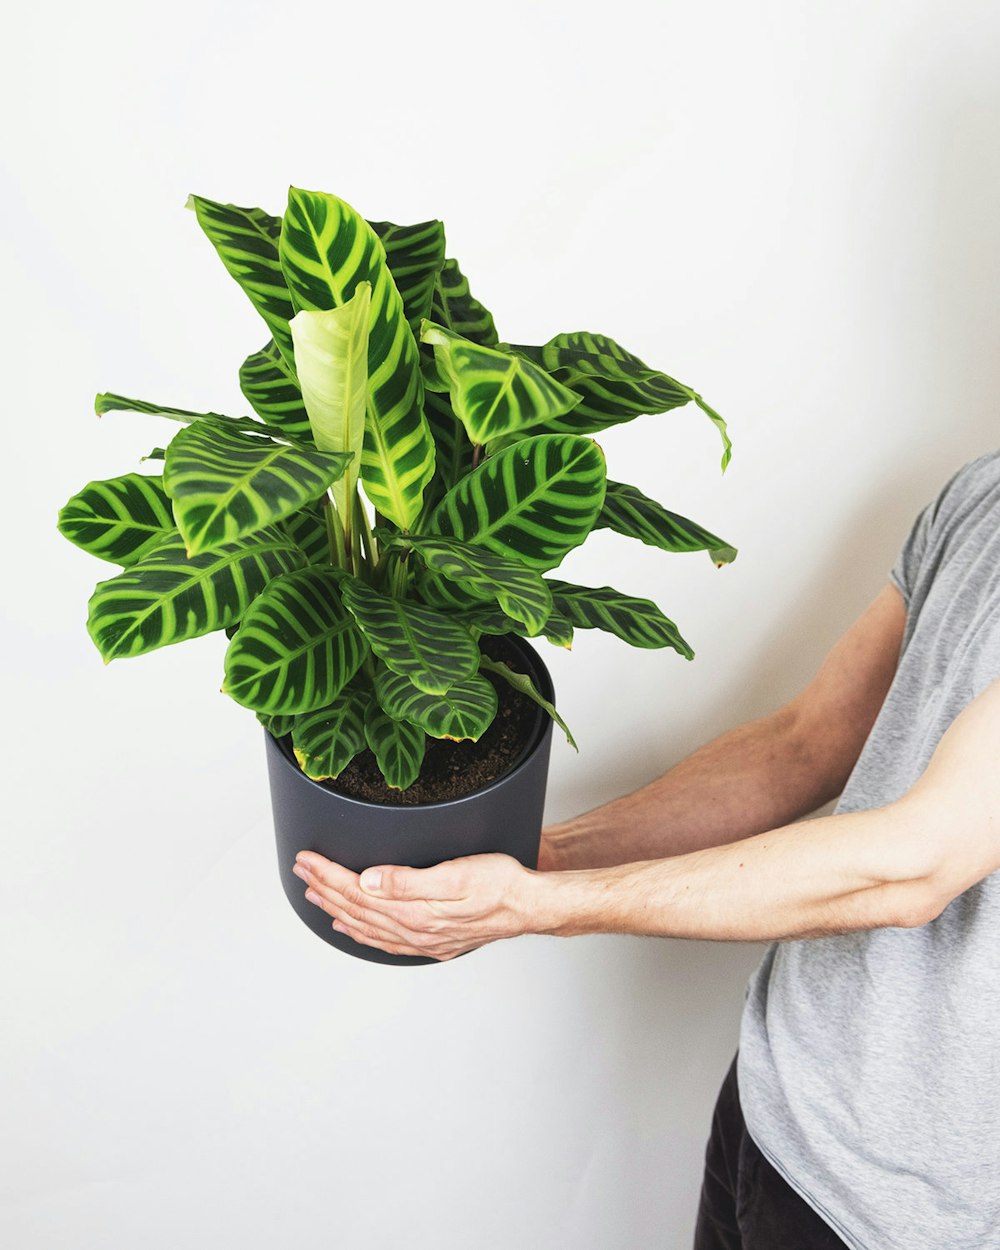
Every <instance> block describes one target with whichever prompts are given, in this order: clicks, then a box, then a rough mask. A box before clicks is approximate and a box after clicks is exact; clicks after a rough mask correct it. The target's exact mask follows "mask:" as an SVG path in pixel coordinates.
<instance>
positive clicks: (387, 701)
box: [375, 668, 497, 742]
mask: <svg viewBox="0 0 1000 1250" xmlns="http://www.w3.org/2000/svg"><path fill="white" fill-rule="evenodd" d="M375 696H376V698H377V699H378V701H379V704H380V705H381V707H382V708H383V710H384V711H386V712H387V713H388V714H389V715H390V716H391V717H392V718H393V720H405V721H409V722H410V723H411V724H413V725H419V726H420V728H421V729H423V730H424V732H425V733H428V734H430V736H431V737H432V738H449V739H451V740H452V741H453V742H462V741H464V740H465V739H471V740H472V741H473V742H477V741H478V740H479V739H480V738H481V737H482V735H483V734H484V733H485V732H486V730H487V729H489V727H490V725H491V724H492V723H493V718H494V716H496V713H497V692H496V690H494V688H493V686H492V685H491V684H490V682H488V681H487V680H486V678H485V677H483V676H481V675H480V674H479V673H476V674H475V676H473V677H469V678H467V679H466V680H465V681H462V682H459V683H458V684H457V685H454V686H452V688H451V689H450V690H449V691H448V692H447V693H446V694H426V693H425V692H424V691H422V690H418V689H417V687H416V686H415V685H414V684H413V683H412V682H411V681H409V680H408V679H407V678H406V677H403V676H402V675H401V674H399V673H394V672H392V671H391V670H390V669H388V668H380V669H379V670H378V672H377V673H376V674H375Z"/></svg>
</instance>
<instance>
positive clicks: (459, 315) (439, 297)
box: [430, 259, 498, 347]
mask: <svg viewBox="0 0 1000 1250" xmlns="http://www.w3.org/2000/svg"><path fill="white" fill-rule="evenodd" d="M430 315H431V320H432V321H436V322H437V323H438V324H439V325H444V326H447V327H448V328H449V329H450V330H454V331H455V333H456V334H461V335H462V337H463V338H467V339H472V341H473V342H474V343H482V344H483V346H484V347H493V346H495V345H496V343H497V342H498V339H497V331H496V326H495V325H494V324H493V314H492V313H490V312H488V311H487V310H486V309H485V308H484V307H483V306H482V304H480V302H479V300H477V299H475V298H474V297H473V295H472V293H471V292H470V291H469V280H468V278H466V276H465V274H464V273H462V271H461V269H459V267H458V261H457V260H451V259H449V260H446V261H445V262H444V264H443V265H442V266H441V272H440V273H439V274H438V276H437V281H436V282H435V284H434V299H433V301H432V303H431V314H430Z"/></svg>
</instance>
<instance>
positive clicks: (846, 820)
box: [534, 802, 944, 941]
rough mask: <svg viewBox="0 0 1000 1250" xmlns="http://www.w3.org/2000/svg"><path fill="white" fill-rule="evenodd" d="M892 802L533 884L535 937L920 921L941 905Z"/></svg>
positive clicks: (808, 931)
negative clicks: (677, 853)
mask: <svg viewBox="0 0 1000 1250" xmlns="http://www.w3.org/2000/svg"><path fill="white" fill-rule="evenodd" d="M920 822H921V813H920V809H919V807H915V805H914V804H912V803H910V804H907V803H905V802H901V803H898V804H894V805H892V806H891V807H886V808H882V809H880V810H876V811H870V812H860V813H852V814H848V815H840V816H828V817H823V818H821V819H818V820H814V821H809V822H807V823H805V824H797V825H792V826H786V827H784V828H781V829H775V830H773V831H770V832H767V833H763V834H758V835H756V836H754V837H751V838H748V839H747V840H745V841H743V842H740V843H737V844H733V845H727V846H719V847H713V848H710V849H706V850H701V851H695V852H691V853H689V854H686V855H681V856H677V857H675V858H672V859H665V860H662V859H661V860H655V861H650V862H645V863H634V864H624V865H621V866H619V867H613V868H603V869H590V870H584V871H577V872H565V873H539V874H536V875H535V877H534V883H535V884H534V889H535V890H536V898H535V906H536V907H537V915H538V917H539V924H538V929H539V930H540V931H544V932H551V933H557V934H562V935H567V936H569V935H572V934H578V933H635V934H648V935H653V936H660V937H682V938H707V939H718V940H723V941H763V940H771V939H781V938H801V937H815V936H818V935H821V934H830V933H846V932H853V931H854V930H859V929H872V928H878V927H880V926H887V925H902V926H908V925H914V924H923V923H925V922H926V921H927V920H929V919H930V918H931V916H932V915H933V914H936V910H938V909H939V908H940V906H941V905H942V903H943V901H944V900H943V896H942V893H941V889H940V886H939V884H938V881H937V878H936V873H937V865H936V863H935V862H932V859H931V858H930V856H929V855H928V854H926V853H924V852H922V851H921V847H922V846H927V845H928V844H929V843H930V839H928V838H924V837H922V836H921V833H922V829H921V824H920Z"/></svg>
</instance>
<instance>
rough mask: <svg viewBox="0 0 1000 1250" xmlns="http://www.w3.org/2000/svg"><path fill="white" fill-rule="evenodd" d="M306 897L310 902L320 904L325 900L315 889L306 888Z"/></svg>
mask: <svg viewBox="0 0 1000 1250" xmlns="http://www.w3.org/2000/svg"><path fill="white" fill-rule="evenodd" d="M306 898H307V899H308V900H309V902H310V903H316V904H319V903H321V902H322V901H323V900H322V899H321V898H320V896H319V895H318V894H317V893H316V891H315V890H306Z"/></svg>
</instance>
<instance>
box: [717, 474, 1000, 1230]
mask: <svg viewBox="0 0 1000 1250" xmlns="http://www.w3.org/2000/svg"><path fill="white" fill-rule="evenodd" d="M891 576H892V579H893V581H894V582H895V583H896V585H897V586H898V587H899V589H900V590H901V592H902V594H903V596H904V598H905V600H906V605H907V620H906V631H905V634H904V638H903V645H902V650H901V653H900V659H899V666H898V669H897V672H896V675H895V678H894V680H893V683H892V686H891V688H890V690H889V693H888V695H887V696H886V699H885V703H884V704H883V706H882V709H881V711H880V713H879V716H878V719H877V720H876V721H875V724H874V726H873V727H872V731H871V733H870V735H869V737H868V740H867V742H866V743H865V747H864V750H863V751H862V753H861V756H860V758H859V759H858V762H857V764H856V766H855V768H854V771H853V772H852V774H851V776H850V779H849V780H848V783H847V786H846V788H845V790H844V794H843V796H842V798H841V800H840V803H839V804H838V807H837V811H841V812H851V811H862V810H865V809H868V808H874V807H881V806H883V805H884V804H886V803H889V802H892V801H893V800H895V799H897V798H899V797H900V796H901V795H903V794H905V793H906V791H907V790H909V789H910V787H911V786H912V785H913V783H914V782H915V781H916V780H917V779H918V778H919V777H920V775H921V773H922V772H923V771H924V769H925V768H926V766H927V764H928V761H929V760H930V757H931V755H932V753H933V751H934V748H935V747H936V745H937V743H938V741H939V740H940V738H941V736H942V735H943V734H944V732H945V730H946V729H947V728H948V726H949V725H950V724H951V723H952V721H953V720H954V719H955V717H956V716H957V715H958V714H959V712H961V710H962V709H963V708H964V707H965V706H966V704H968V703H969V702H970V701H971V700H972V699H974V698H975V697H976V695H978V694H980V693H981V692H982V691H983V690H984V689H985V688H986V687H987V686H989V685H990V684H991V683H992V682H994V681H996V680H997V679H998V678H1000V452H994V453H992V454H990V455H987V456H982V457H980V458H979V459H978V460H974V461H972V463H971V464H968V465H966V466H965V467H964V468H963V469H961V470H960V471H959V472H958V473H957V474H956V475H955V476H954V477H953V478H952V479H951V481H950V482H949V483H948V484H947V486H946V487H945V488H944V490H943V491H942V492H941V494H940V495H939V496H938V498H937V499H936V500H935V501H934V502H933V503H931V504H929V505H928V506H927V508H925V509H924V511H923V512H922V513H921V514H920V516H919V517H918V518H917V521H916V523H915V524H914V526H913V529H912V531H911V532H910V535H909V537H908V538H907V540H906V544H905V546H904V547H903V550H902V552H901V554H900V557H899V560H898V561H897V563H896V565H895V567H894V568H893V570H892V574H891ZM997 767H1000V759H998V760H997ZM802 836H803V837H808V836H809V830H808V826H807V825H804V826H803V827H802ZM738 1077H739V1086H740V1099H741V1102H742V1105H743V1111H744V1116H745V1118H746V1122H747V1128H748V1130H749V1132H750V1135H751V1137H752V1138H753V1139H754V1141H755V1142H756V1143H757V1145H758V1146H759V1147H760V1149H761V1151H762V1152H763V1153H764V1154H765V1155H766V1156H767V1158H768V1159H769V1160H770V1161H771V1163H772V1164H773V1165H774V1166H775V1167H776V1168H777V1169H778V1171H779V1172H780V1173H781V1174H782V1175H783V1176H784V1177H785V1179H786V1180H787V1181H788V1182H789V1184H790V1185H791V1186H792V1187H793V1188H794V1189H795V1190H797V1191H798V1192H799V1193H800V1194H801V1195H802V1197H803V1198H805V1200H806V1201H807V1202H808V1203H810V1205H811V1206H813V1207H814V1208H815V1209H816V1211H818V1212H819V1214H820V1215H822V1216H823V1217H824V1219H825V1220H826V1221H827V1222H828V1223H829V1224H830V1225H831V1226H832V1227H833V1228H834V1230H835V1231H836V1233H837V1234H838V1236H839V1237H841V1238H842V1240H843V1241H845V1242H846V1243H847V1245H848V1246H850V1247H852V1250H1000V873H994V874H993V875H992V876H990V877H987V878H986V879H985V880H984V881H981V882H979V883H978V884H977V885H974V886H972V887H971V888H970V889H968V890H966V891H965V893H964V894H961V895H960V896H959V897H958V898H956V899H955V900H954V901H953V902H952V903H951V904H950V905H949V906H948V907H946V908H945V910H944V911H943V912H942V914H941V915H940V916H939V917H938V918H937V919H936V920H933V921H932V922H931V923H930V924H926V925H924V926H922V927H921V928H919V929H903V928H891V929H875V930H872V931H870V932H863V933H851V934H846V935H843V936H839V937H827V938H811V939H806V940H800V941H787V942H778V943H774V944H773V945H772V946H770V947H769V949H768V950H767V952H766V954H765V955H764V959H763V961H762V962H761V965H760V967H759V968H758V969H757V971H756V972H755V973H754V975H753V977H752V978H751V981H750V985H749V988H748V990H747V1001H746V1005H745V1008H744V1014H743V1022H742V1028H741V1036H740V1056H739V1068H738ZM776 1250H777V1248H776Z"/></svg>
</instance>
